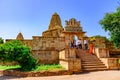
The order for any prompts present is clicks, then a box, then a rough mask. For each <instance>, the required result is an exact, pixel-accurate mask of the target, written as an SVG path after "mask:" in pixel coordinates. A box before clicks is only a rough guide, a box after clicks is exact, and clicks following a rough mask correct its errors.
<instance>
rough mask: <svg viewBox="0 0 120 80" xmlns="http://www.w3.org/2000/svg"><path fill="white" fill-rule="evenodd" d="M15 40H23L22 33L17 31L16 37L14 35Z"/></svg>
mask: <svg viewBox="0 0 120 80" xmlns="http://www.w3.org/2000/svg"><path fill="white" fill-rule="evenodd" d="M16 39H17V40H24V37H23V35H22V33H21V32H20V33H18V35H17V37H16Z"/></svg>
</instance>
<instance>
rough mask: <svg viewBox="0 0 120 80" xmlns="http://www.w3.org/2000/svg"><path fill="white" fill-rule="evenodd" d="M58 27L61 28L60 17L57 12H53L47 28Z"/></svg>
mask: <svg viewBox="0 0 120 80" xmlns="http://www.w3.org/2000/svg"><path fill="white" fill-rule="evenodd" d="M59 28H62V24H61V19H60V16H59V15H58V14H57V13H54V14H53V15H52V18H51V21H50V24H49V28H48V30H51V29H59Z"/></svg>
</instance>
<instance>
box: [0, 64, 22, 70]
mask: <svg viewBox="0 0 120 80" xmlns="http://www.w3.org/2000/svg"><path fill="white" fill-rule="evenodd" d="M17 68H20V66H19V65H15V66H2V65H0V70H8V69H17Z"/></svg>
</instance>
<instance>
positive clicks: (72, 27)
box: [65, 18, 83, 32]
mask: <svg viewBox="0 0 120 80" xmlns="http://www.w3.org/2000/svg"><path fill="white" fill-rule="evenodd" d="M65 22H66V26H65V31H70V32H83V30H82V27H81V25H80V21H77V20H76V19H74V18H72V19H70V20H69V21H65Z"/></svg>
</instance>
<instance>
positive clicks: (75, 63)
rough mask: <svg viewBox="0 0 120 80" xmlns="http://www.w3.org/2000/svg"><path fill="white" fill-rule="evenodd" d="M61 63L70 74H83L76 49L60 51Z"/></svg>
mask: <svg viewBox="0 0 120 80" xmlns="http://www.w3.org/2000/svg"><path fill="white" fill-rule="evenodd" d="M59 63H60V64H61V65H62V66H63V67H64V68H66V69H67V70H68V71H70V72H73V73H79V72H81V60H80V59H77V58H76V49H75V48H67V49H64V50H62V51H60V52H59Z"/></svg>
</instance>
